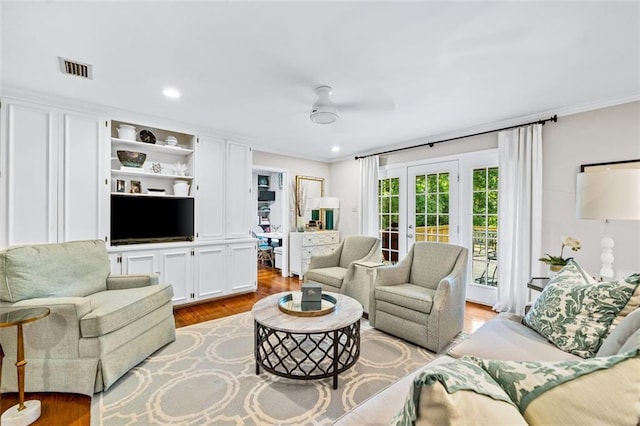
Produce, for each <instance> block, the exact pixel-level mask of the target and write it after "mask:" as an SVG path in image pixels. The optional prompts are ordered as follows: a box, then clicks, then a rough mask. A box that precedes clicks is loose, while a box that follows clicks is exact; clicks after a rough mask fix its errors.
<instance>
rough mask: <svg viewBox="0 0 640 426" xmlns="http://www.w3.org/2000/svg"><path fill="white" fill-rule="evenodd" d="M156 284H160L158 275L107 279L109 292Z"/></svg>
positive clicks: (124, 276) (119, 276)
mask: <svg viewBox="0 0 640 426" xmlns="http://www.w3.org/2000/svg"><path fill="white" fill-rule="evenodd" d="M156 284H158V275H156V274H139V275H109V276H108V277H107V290H124V289H127V288H137V287H146V286H149V285H156Z"/></svg>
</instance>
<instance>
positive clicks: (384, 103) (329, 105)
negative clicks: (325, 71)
mask: <svg viewBox="0 0 640 426" xmlns="http://www.w3.org/2000/svg"><path fill="white" fill-rule="evenodd" d="M332 90H333V88H332V87H331V86H326V85H322V86H318V87H316V95H317V96H318V99H317V100H316V101H315V102H314V103H313V106H312V107H311V114H310V116H309V118H310V119H311V121H313V122H314V123H317V124H331V123H334V122H335V121H336V120H338V118H340V112H341V111H342V112H349V113H351V112H364V113H371V112H381V111H382V112H388V111H393V110H394V109H395V102H394V101H393V99H392V98H390V97H389V96H384V95H382V96H381V95H380V94H379V93H376V94H373V93H367V94H366V95H365V96H364V97H362V98H361V99H360V101H358V102H341V103H339V104H335V103H334V102H333V101H332V100H331V92H332ZM369 92H370V91H369Z"/></svg>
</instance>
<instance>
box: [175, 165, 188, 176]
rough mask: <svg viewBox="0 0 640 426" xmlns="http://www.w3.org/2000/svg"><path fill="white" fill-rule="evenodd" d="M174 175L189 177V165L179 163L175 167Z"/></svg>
mask: <svg viewBox="0 0 640 426" xmlns="http://www.w3.org/2000/svg"><path fill="white" fill-rule="evenodd" d="M173 174H174V175H177V176H186V175H187V165H186V164H182V163H177V164H176V165H175V166H174V167H173Z"/></svg>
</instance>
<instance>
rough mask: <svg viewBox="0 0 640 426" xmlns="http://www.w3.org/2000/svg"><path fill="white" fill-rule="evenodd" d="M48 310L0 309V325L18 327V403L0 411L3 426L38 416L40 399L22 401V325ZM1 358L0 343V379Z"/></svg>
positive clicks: (2, 354)
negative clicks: (2, 411) (0, 412)
mask: <svg viewBox="0 0 640 426" xmlns="http://www.w3.org/2000/svg"><path fill="white" fill-rule="evenodd" d="M50 312H51V311H50V310H49V308H23V309H14V310H11V311H6V312H4V311H0V327H12V326H14V325H15V326H16V327H17V328H18V341H17V345H16V346H17V348H18V354H17V356H16V368H17V369H18V404H16V405H14V406H13V407H11V408H9V409H8V410H7V411H5V412H4V413H2V417H1V418H0V422H1V423H2V425H3V426H13V425H22V426H24V425H30V424H31V423H33V422H35V421H36V420H37V419H38V417H40V401H38V400H35V399H33V400H29V401H27V402H26V403H25V401H24V368H25V366H26V365H27V362H26V361H25V360H24V338H23V334H22V325H23V324H27V323H29V322H33V321H37V320H39V319H41V318H44V317H46V316H47V315H49V313H50ZM3 358H4V352H3V351H2V346H1V345H0V380H1V379H2V359H3Z"/></svg>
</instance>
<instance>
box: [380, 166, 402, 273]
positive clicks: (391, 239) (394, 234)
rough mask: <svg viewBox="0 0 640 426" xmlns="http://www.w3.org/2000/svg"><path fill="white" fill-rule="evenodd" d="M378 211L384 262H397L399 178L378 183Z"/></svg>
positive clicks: (382, 180)
mask: <svg viewBox="0 0 640 426" xmlns="http://www.w3.org/2000/svg"><path fill="white" fill-rule="evenodd" d="M378 207H379V208H378V211H379V221H378V223H379V226H380V239H381V240H382V255H383V256H384V259H385V261H386V262H390V263H396V262H398V256H399V246H398V234H399V226H398V224H399V218H400V212H399V208H400V178H397V177H392V178H385V179H380V180H379V181H378Z"/></svg>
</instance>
